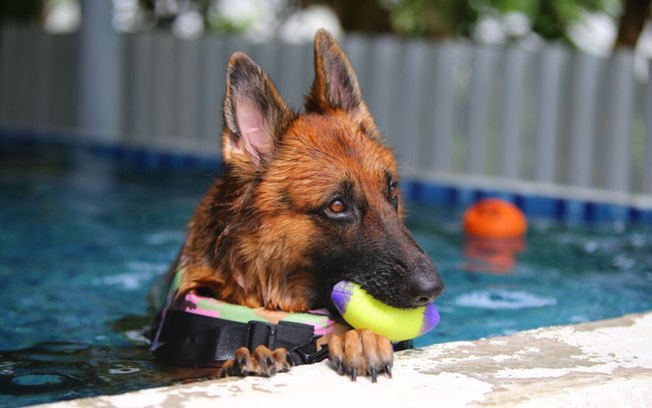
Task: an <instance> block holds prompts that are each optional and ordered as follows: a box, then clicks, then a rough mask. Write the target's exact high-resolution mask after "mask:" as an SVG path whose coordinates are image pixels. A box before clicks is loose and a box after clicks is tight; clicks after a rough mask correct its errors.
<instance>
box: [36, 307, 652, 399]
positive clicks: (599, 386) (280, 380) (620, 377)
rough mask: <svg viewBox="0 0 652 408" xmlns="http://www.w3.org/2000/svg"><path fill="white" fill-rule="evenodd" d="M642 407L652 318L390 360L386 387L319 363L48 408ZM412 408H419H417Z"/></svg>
mask: <svg viewBox="0 0 652 408" xmlns="http://www.w3.org/2000/svg"><path fill="white" fill-rule="evenodd" d="M365 404H368V405H369V406H392V407H406V408H407V407H415V406H427V407H437V408H441V407H480V406H482V407H650V406H652V312H650V313H645V314H637V315H626V316H623V317H620V318H616V319H610V320H602V321H597V322H591V323H583V324H579V325H573V326H559V327H549V328H541V329H537V330H531V331H525V332H520V333H517V334H514V335H512V336H507V337H494V338H489V339H481V340H478V341H472V342H453V343H443V344H436V345H433V346H429V347H425V348H422V349H416V350H409V351H405V352H401V353H397V355H396V360H395V365H394V378H393V379H389V378H386V377H381V378H379V379H378V383H377V384H372V383H371V381H369V379H367V378H359V379H358V381H357V382H355V383H354V382H351V381H350V380H349V379H348V378H345V377H341V376H338V375H337V374H336V373H335V372H334V371H333V370H331V369H330V368H329V366H328V365H327V363H320V364H315V365H311V366H301V367H295V368H293V369H292V371H291V372H289V373H285V374H279V375H276V376H275V377H272V378H255V377H251V378H229V379H222V380H214V381H206V382H200V383H193V384H184V385H177V386H171V387H163V388H152V389H146V390H141V391H135V392H129V393H126V394H121V395H114V396H100V397H95V398H87V399H78V400H73V401H66V402H59V403H53V404H47V405H46V406H48V407H51V408H63V407H80V408H82V407H83V408H85V407H117V408H132V407H133V408H144V407H203V406H206V407H220V406H221V407H236V406H237V407H247V406H255V407H261V406H270V407H276V406H283V407H299V406H305V407H322V406H324V407H341V406H364V405H365ZM415 404H419V405H415Z"/></svg>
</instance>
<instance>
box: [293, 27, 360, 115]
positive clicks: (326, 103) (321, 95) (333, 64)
mask: <svg viewBox="0 0 652 408" xmlns="http://www.w3.org/2000/svg"><path fill="white" fill-rule="evenodd" d="M305 105H306V110H307V111H308V112H318V113H323V112H328V111H331V110H336V109H341V110H343V111H346V112H349V113H351V114H352V115H353V116H354V118H359V117H361V116H366V115H368V113H369V112H368V110H367V106H366V105H365V103H364V101H363V100H362V92H361V90H360V84H359V83H358V77H357V76H356V74H355V71H354V69H353V67H352V66H351V63H350V62H349V59H348V58H347V57H346V54H344V51H343V50H342V48H340V46H339V45H338V44H337V42H336V41H335V39H334V38H333V36H332V35H331V34H330V33H329V32H328V31H326V30H324V29H321V30H319V31H317V33H316V34H315V80H314V81H313V83H312V88H311V89H310V93H309V94H308V95H307V96H306V104H305Z"/></svg>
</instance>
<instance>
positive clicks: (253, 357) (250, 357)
mask: <svg viewBox="0 0 652 408" xmlns="http://www.w3.org/2000/svg"><path fill="white" fill-rule="evenodd" d="M290 367H291V365H290V362H289V361H288V358H287V350H285V349H277V350H274V351H273V352H272V351H271V350H269V349H268V348H267V347H265V346H258V347H256V350H254V352H253V353H250V352H249V350H248V349H247V348H246V347H241V348H239V349H238V350H237V351H236V353H235V357H234V359H233V360H229V361H227V362H225V363H224V365H223V366H222V368H221V369H220V371H219V373H218V377H220V378H224V377H230V376H238V377H246V376H249V375H258V376H262V377H271V376H273V375H275V374H276V373H283V372H287V371H290Z"/></svg>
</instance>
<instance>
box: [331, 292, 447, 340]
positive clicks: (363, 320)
mask: <svg viewBox="0 0 652 408" xmlns="http://www.w3.org/2000/svg"><path fill="white" fill-rule="evenodd" d="M331 299H332V301H333V303H334V304H335V307H336V308H337V310H338V311H339V312H340V314H341V315H342V317H343V318H344V320H346V322H347V323H348V324H350V325H351V326H352V327H353V328H355V329H369V330H371V331H373V332H374V333H377V334H381V335H383V336H385V337H387V338H388V339H389V340H390V341H393V342H398V341H403V340H408V339H413V338H415V337H418V336H420V335H422V334H424V333H427V332H428V331H430V330H432V329H433V328H434V327H435V326H437V324H438V323H439V311H437V308H436V307H435V305H434V304H432V303H431V304H429V305H427V306H421V307H417V308H414V309H399V308H396V307H392V306H389V305H386V304H384V303H382V302H381V301H379V300H377V299H375V298H374V297H373V296H371V295H370V294H368V293H367V292H366V291H365V290H364V289H362V287H360V285H358V284H357V283H353V282H348V281H341V282H338V283H337V284H336V285H335V286H334V287H333V291H332V292H331Z"/></svg>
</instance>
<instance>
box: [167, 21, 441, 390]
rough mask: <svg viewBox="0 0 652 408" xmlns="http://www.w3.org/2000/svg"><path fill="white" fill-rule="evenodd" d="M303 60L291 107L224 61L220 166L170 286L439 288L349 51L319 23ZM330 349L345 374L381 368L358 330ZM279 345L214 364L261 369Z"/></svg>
mask: <svg viewBox="0 0 652 408" xmlns="http://www.w3.org/2000/svg"><path fill="white" fill-rule="evenodd" d="M314 62H315V79H314V82H313V84H312V88H311V90H310V93H309V94H308V95H307V96H306V98H305V110H304V111H303V112H295V111H292V110H291V109H289V108H288V107H287V106H286V104H285V102H284V101H283V100H282V99H281V97H280V96H279V94H278V92H277V91H276V88H275V86H274V84H273V83H272V81H271V80H270V79H269V78H268V77H267V75H266V74H265V73H264V72H263V71H262V69H261V68H260V67H259V66H258V65H256V64H255V63H254V62H253V61H252V60H251V59H250V58H249V57H248V56H246V55H245V54H243V53H239V52H237V53H235V54H233V56H232V57H231V58H230V60H229V63H228V70H227V78H226V82H227V83H226V95H225V98H224V109H223V120H224V128H223V131H222V157H223V160H224V164H225V170H224V174H223V175H222V177H221V178H220V179H218V180H216V181H215V182H214V183H213V185H212V186H211V187H210V188H209V191H208V192H207V194H206V195H205V196H204V198H203V199H202V200H201V202H200V204H199V206H198V208H197V210H196V212H195V214H194V216H193V218H192V219H191V221H190V223H189V228H188V236H187V240H186V242H185V244H184V247H183V250H182V254H183V257H184V258H185V262H186V273H185V274H184V278H183V281H182V282H181V289H180V291H179V293H180V294H184V293H187V292H190V291H196V292H199V293H202V294H204V295H210V296H213V297H215V298H217V299H220V300H223V301H226V302H229V303H233V304H238V305H246V306H249V307H265V308H267V309H269V310H281V311H286V312H306V311H308V310H313V309H319V308H330V309H332V305H331V301H330V293H331V290H332V288H333V286H334V285H335V283H337V282H339V281H341V280H348V281H352V282H356V283H358V284H360V285H361V286H362V287H363V288H364V289H365V290H366V291H367V292H369V293H370V294H371V295H373V296H374V297H375V298H376V299H378V300H380V301H382V302H384V303H386V304H389V305H392V306H395V307H399V308H412V307H417V306H422V305H425V304H428V303H430V302H432V301H433V300H434V299H435V298H436V297H437V296H438V295H439V294H440V293H441V292H442V290H443V283H442V281H441V279H440V277H439V274H438V272H437V269H436V268H435V266H434V265H433V263H432V261H431V260H430V258H429V257H428V255H426V253H425V252H424V251H423V250H422V249H421V248H420V247H419V245H418V244H417V243H416V241H415V240H414V238H413V236H412V234H411V233H410V232H409V231H408V230H407V228H406V227H405V225H404V224H403V221H402V218H403V215H402V214H403V204H402V201H401V199H400V193H399V187H398V182H399V175H398V170H397V164H396V160H395V158H394V155H393V154H392V151H391V150H390V149H389V148H388V147H387V146H386V145H385V143H384V142H383V140H382V137H381V134H380V132H379V130H378V129H377V127H376V124H375V123H374V120H373V118H372V117H371V115H370V114H369V111H368V109H367V107H366V105H365V102H364V101H363V99H362V95H361V92H360V86H359V84H358V80H357V77H356V75H355V72H354V70H353V68H352V66H351V64H350V63H349V61H348V59H347V57H346V55H345V54H344V52H343V51H342V49H341V48H340V47H339V45H338V44H337V43H336V42H335V40H334V39H333V37H332V36H331V35H330V34H329V33H328V32H326V31H324V30H320V31H319V32H317V34H316V36H315V60H314ZM172 269H175V268H172ZM329 352H330V359H331V362H332V365H333V367H335V368H336V369H337V370H338V371H340V372H346V373H348V374H349V375H351V378H353V379H355V377H356V376H357V375H370V376H371V377H372V380H374V381H375V379H376V376H377V373H378V372H386V373H388V374H391V361H392V347H391V344H390V343H389V341H387V339H386V338H384V337H383V336H378V335H376V334H374V333H371V332H369V331H364V330H361V331H358V330H349V331H348V332H346V333H345V334H343V335H339V336H338V335H333V336H331V338H330V340H329ZM284 353H285V350H275V351H270V350H267V349H266V348H265V347H262V348H261V347H259V348H257V349H256V350H254V351H252V352H251V353H250V351H249V350H246V349H240V350H238V352H237V353H236V358H235V359H234V360H233V361H230V362H227V363H226V364H225V366H224V368H223V371H222V373H223V375H231V374H235V375H247V374H259V375H261V374H262V375H272V374H274V373H276V372H278V371H284V370H287V369H289V366H288V365H287V362H286V360H285V357H284V356H285V354H284Z"/></svg>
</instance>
